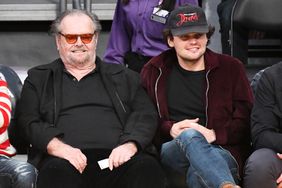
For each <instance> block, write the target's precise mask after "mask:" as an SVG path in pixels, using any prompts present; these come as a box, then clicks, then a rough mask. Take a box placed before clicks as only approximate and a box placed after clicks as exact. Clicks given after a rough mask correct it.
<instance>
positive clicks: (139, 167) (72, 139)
mask: <svg viewBox="0 0 282 188" xmlns="http://www.w3.org/2000/svg"><path fill="white" fill-rule="evenodd" d="M100 30H101V26H100V23H99V21H98V19H97V17H96V16H95V15H92V14H90V13H87V12H85V11H82V10H72V11H67V12H65V13H64V14H62V15H61V16H60V17H59V18H57V19H56V20H55V21H54V23H53V24H52V32H53V33H54V34H55V37H56V44H57V48H58V51H59V54H60V58H59V59H57V60H55V61H54V62H52V63H51V64H47V65H42V66H38V67H35V68H33V69H31V70H29V72H28V77H27V79H26V81H25V83H24V86H23V91H22V96H21V100H20V102H19V106H18V109H19V110H18V114H17V115H18V123H19V124H20V127H21V129H22V130H23V132H24V134H25V136H26V138H27V139H28V140H29V142H30V144H31V148H30V153H29V156H28V157H29V161H30V162H31V163H33V164H35V165H36V166H37V168H38V169H39V177H38V187H39V188H41V187H48V188H50V187H52V188H56V187H68V188H81V187H83V188H84V187H95V188H96V187H103V188H106V187H109V188H111V187H120V188H126V187H127V188H135V187H136V188H137V187H140V188H141V187H142V188H144V187H151V188H156V187H163V184H164V175H163V173H162V170H161V168H160V166H159V164H158V162H157V161H156V160H155V159H154V158H153V157H152V156H151V155H148V154H147V151H153V147H152V145H151V140H152V137H153V135H154V132H155V130H156V127H157V117H156V112H155V109H154V107H153V105H152V104H151V102H150V99H149V98H148V97H147V96H146V93H145V92H144V90H143V89H142V86H140V84H139V82H140V81H139V77H138V75H136V74H135V73H134V72H131V71H130V70H127V69H126V68H124V67H123V66H120V65H114V64H104V63H103V62H102V61H101V60H100V59H99V58H98V57H96V48H97V40H98V35H99V31H100ZM107 167H109V168H107Z"/></svg>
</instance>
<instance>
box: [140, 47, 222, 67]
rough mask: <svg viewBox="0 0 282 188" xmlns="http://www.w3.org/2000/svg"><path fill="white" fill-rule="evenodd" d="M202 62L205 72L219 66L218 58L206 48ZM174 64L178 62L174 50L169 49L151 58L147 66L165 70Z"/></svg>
mask: <svg viewBox="0 0 282 188" xmlns="http://www.w3.org/2000/svg"><path fill="white" fill-rule="evenodd" d="M204 60H205V69H206V71H208V70H211V69H213V68H215V67H217V66H219V59H218V57H217V56H216V55H215V53H214V52H213V51H211V50H210V49H208V48H207V49H206V52H205V54H204ZM174 63H178V60H177V57H176V51H175V50H174V48H171V49H169V50H166V51H164V52H162V53H161V54H160V55H158V56H156V57H154V58H152V59H151V60H150V63H148V65H147V66H150V65H152V66H153V67H156V68H157V69H159V68H161V69H167V68H170V67H171V66H172V65H173V64H174ZM145 66H146V65H145Z"/></svg>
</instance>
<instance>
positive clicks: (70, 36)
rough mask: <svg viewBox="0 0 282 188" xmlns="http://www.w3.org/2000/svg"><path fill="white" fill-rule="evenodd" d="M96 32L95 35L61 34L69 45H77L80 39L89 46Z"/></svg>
mask: <svg viewBox="0 0 282 188" xmlns="http://www.w3.org/2000/svg"><path fill="white" fill-rule="evenodd" d="M95 33H96V32H94V33H87V34H81V35H76V34H63V33H61V32H59V34H60V35H62V36H63V37H65V39H66V41H67V43H69V44H74V43H76V41H77V39H78V37H79V38H80V40H81V41H82V42H83V43H84V44H89V43H90V42H91V41H92V39H93V36H94V35H95Z"/></svg>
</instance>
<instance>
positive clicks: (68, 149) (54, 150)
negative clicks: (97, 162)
mask: <svg viewBox="0 0 282 188" xmlns="http://www.w3.org/2000/svg"><path fill="white" fill-rule="evenodd" d="M47 152H48V154H50V155H53V156H56V157H59V158H62V159H66V160H67V161H69V162H70V163H71V164H72V165H73V166H74V167H75V168H76V169H77V170H78V171H79V172H80V173H82V172H83V171H84V169H85V167H86V165H87V158H86V156H85V155H84V154H83V153H82V152H81V150H80V149H77V148H74V147H72V146H70V145H67V144H65V143H63V142H62V141H60V140H59V139H58V138H53V139H52V140H51V141H50V142H49V143H48V145H47Z"/></svg>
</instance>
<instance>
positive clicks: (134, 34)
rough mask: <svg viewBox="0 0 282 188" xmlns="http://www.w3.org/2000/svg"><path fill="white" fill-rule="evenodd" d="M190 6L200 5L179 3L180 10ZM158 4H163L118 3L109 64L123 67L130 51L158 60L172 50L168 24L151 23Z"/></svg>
mask: <svg viewBox="0 0 282 188" xmlns="http://www.w3.org/2000/svg"><path fill="white" fill-rule="evenodd" d="M187 3H190V4H194V5H198V0H176V6H180V5H184V4H187ZM158 4H159V0H130V2H129V3H128V4H127V5H124V4H123V3H121V1H120V0H118V1H117V6H116V10H115V15H114V19H113V23H112V29H111V33H110V38H109V42H108V46H107V49H106V52H105V56H104V61H105V62H108V63H116V64H121V63H123V56H124V54H125V53H126V52H128V51H132V52H137V53H139V54H142V55H144V56H157V55H158V54H159V53H161V52H162V51H164V50H166V49H168V46H167V44H166V42H165V41H164V39H163V35H162V31H163V29H164V26H165V24H163V23H159V22H156V21H153V20H151V15H152V12H153V9H154V7H156V6H157V5H158Z"/></svg>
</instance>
